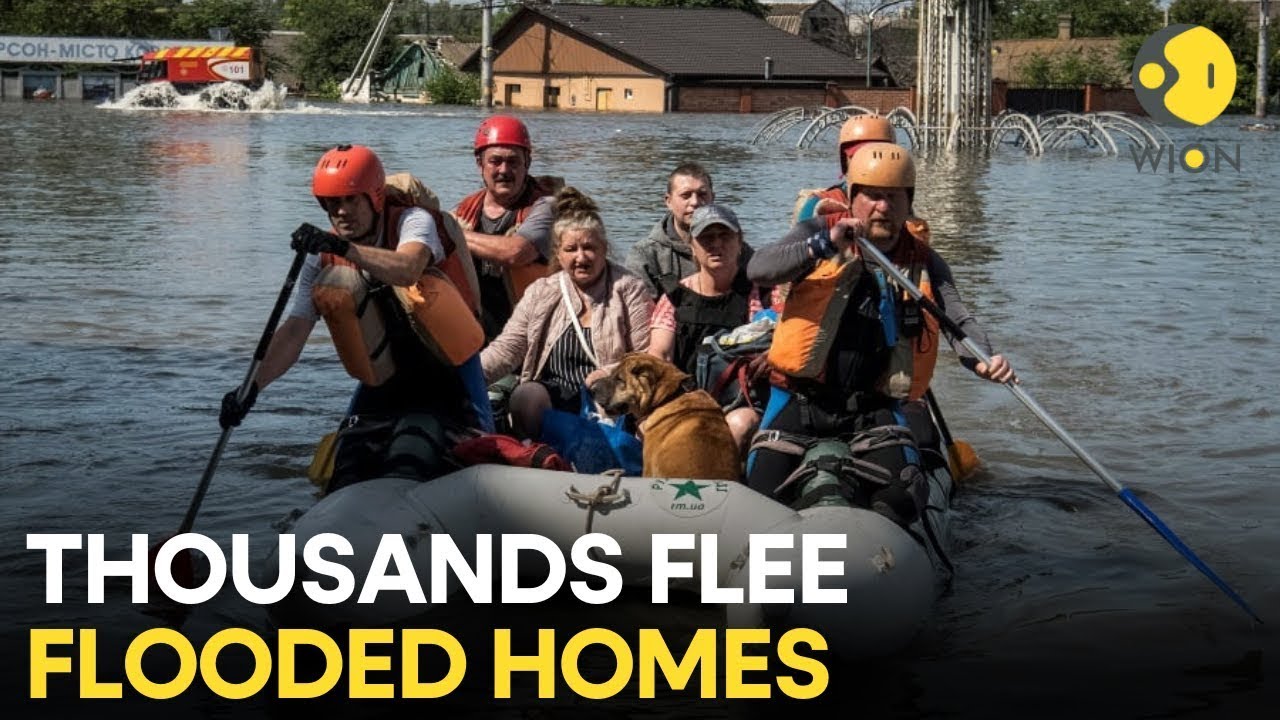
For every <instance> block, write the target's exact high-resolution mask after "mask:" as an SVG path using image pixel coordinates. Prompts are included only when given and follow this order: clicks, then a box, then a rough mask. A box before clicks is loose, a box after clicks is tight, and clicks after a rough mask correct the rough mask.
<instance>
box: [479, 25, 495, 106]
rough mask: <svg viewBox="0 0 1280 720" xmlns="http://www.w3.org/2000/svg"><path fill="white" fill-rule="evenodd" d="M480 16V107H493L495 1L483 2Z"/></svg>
mask: <svg viewBox="0 0 1280 720" xmlns="http://www.w3.org/2000/svg"><path fill="white" fill-rule="evenodd" d="M481 5H483V6H484V12H483V13H482V14H481V15H480V18H481V19H480V106H481V107H486V108H491V107H493V0H481Z"/></svg>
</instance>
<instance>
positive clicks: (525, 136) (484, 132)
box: [476, 115, 533, 155]
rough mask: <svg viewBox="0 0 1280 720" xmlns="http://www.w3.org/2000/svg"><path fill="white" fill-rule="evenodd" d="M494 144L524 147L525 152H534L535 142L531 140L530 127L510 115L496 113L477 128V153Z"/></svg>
mask: <svg viewBox="0 0 1280 720" xmlns="http://www.w3.org/2000/svg"><path fill="white" fill-rule="evenodd" d="M493 145H509V146H511V147H518V148H524V150H525V152H528V153H532V152H533V143H532V142H531V141H530V140H529V128H527V127H525V126H524V123H522V122H520V121H519V120H518V119H516V118H513V117H511V116H510V115H494V116H492V117H489V118H486V119H485V121H484V122H482V123H480V127H479V128H477V129H476V154H477V155H479V154H480V153H481V152H483V151H484V149H485V148H487V147H491V146H493Z"/></svg>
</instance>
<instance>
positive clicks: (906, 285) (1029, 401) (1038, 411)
mask: <svg viewBox="0 0 1280 720" xmlns="http://www.w3.org/2000/svg"><path fill="white" fill-rule="evenodd" d="M858 245H859V246H860V247H861V248H862V252H863V253H864V255H865V256H866V257H868V258H870V259H871V260H873V261H875V263H876V264H877V265H879V266H880V267H881V268H883V269H884V271H885V273H886V274H888V275H889V277H891V278H893V281H894V283H896V284H897V285H898V286H899V287H901V288H902V289H903V290H906V291H907V293H908V294H910V295H911V297H913V298H915V300H916V301H917V302H919V303H920V305H921V306H922V307H924V309H925V310H927V311H928V312H929V313H930V314H932V315H933V316H934V317H936V318H937V319H938V322H939V323H941V324H942V326H943V327H944V328H946V330H947V333H948V334H950V335H951V336H952V337H953V338H955V339H956V340H959V341H960V344H962V345H964V347H965V349H967V350H968V351H969V352H971V353H973V356H974V357H976V358H978V360H979V361H981V362H982V363H983V364H985V365H988V366H990V365H991V357H990V356H988V355H987V354H986V353H985V352H983V351H982V348H980V347H978V344H977V343H975V342H974V341H973V340H971V339H969V337H968V336H967V335H965V333H964V331H963V330H961V329H960V326H959V325H957V324H956V322H955V321H954V320H952V319H951V318H949V317H947V315H946V313H944V312H942V309H941V308H939V307H938V305H937V304H936V303H934V302H933V300H932V299H930V298H928V297H926V296H925V295H924V293H922V292H920V288H918V287H916V286H915V284H914V283H912V282H911V280H910V279H909V278H907V276H906V275H904V274H903V273H902V271H900V270H898V268H897V267H895V266H894V264H893V263H891V262H889V259H888V258H886V257H885V256H884V253H882V252H880V250H879V249H878V248H876V246H875V245H873V244H872V243H871V241H869V240H867V239H866V238H862V237H860V238H858ZM1004 386H1005V387H1006V388H1009V392H1011V393H1013V396H1014V397H1016V398H1018V400H1019V401H1020V402H1022V404H1023V405H1026V406H1027V409H1028V410H1030V411H1031V412H1032V414H1034V415H1035V416H1036V417H1037V418H1039V419H1040V422H1042V423H1044V424H1045V426H1046V427H1048V428H1049V430H1051V431H1052V432H1053V434H1054V435H1056V436H1058V439H1059V440H1061V441H1062V443H1063V444H1064V445H1066V446H1067V447H1068V448H1070V449H1071V452H1073V453H1075V454H1076V457H1078V458H1080V460H1081V461H1082V462H1083V463H1084V464H1085V465H1086V466H1088V468H1089V469H1090V470H1092V471H1093V472H1094V474H1096V475H1097V476H1098V477H1100V478H1102V481H1103V482H1105V483H1106V484H1107V485H1108V486H1110V487H1111V489H1112V490H1114V491H1115V492H1116V494H1117V495H1119V496H1120V499H1121V500H1123V501H1124V504H1125V505H1128V506H1129V508H1130V509H1132V510H1133V511H1134V512H1136V513H1138V515H1139V516H1141V517H1142V519H1143V520H1145V521H1147V524H1148V525H1150V526H1151V527H1152V529H1154V530H1155V531H1156V532H1158V533H1160V536H1161V537H1163V538H1164V539H1165V541H1167V542H1168V543H1169V544H1170V545H1172V546H1173V548H1174V549H1175V550H1177V551H1178V552H1179V553H1180V554H1181V555H1182V556H1183V557H1184V558H1186V559H1187V561H1188V562H1190V563H1191V564H1192V565H1194V566H1195V568H1196V569H1197V570H1199V571H1200V572H1201V573H1203V574H1204V576H1205V577H1207V578H1209V580H1211V581H1212V582H1213V584H1214V585H1217V586H1218V589H1219V590H1221V591H1222V592H1223V593H1225V594H1226V595H1227V597H1229V598H1231V600H1232V601H1233V602H1235V604H1236V605H1239V606H1240V608H1241V609H1242V610H1244V611H1245V612H1247V613H1249V616H1250V617H1252V618H1253V619H1254V620H1255V621H1256V622H1258V623H1260V624H1261V623H1262V618H1260V617H1258V614H1257V613H1255V612H1254V611H1253V609H1252V608H1250V607H1249V604H1248V603H1247V602H1245V600H1244V598H1243V597H1241V596H1240V594H1239V593H1237V592H1236V591H1235V590H1233V589H1232V588H1231V586H1230V585H1228V584H1227V583H1226V581H1225V580H1223V579H1222V578H1221V577H1219V576H1218V574H1217V573H1215V572H1214V571H1213V569H1212V568H1210V567H1209V566H1208V565H1207V564H1205V562H1204V561H1203V560H1201V559H1200V558H1199V557H1197V556H1196V554H1195V552H1193V551H1192V550H1191V548H1189V547H1187V545H1186V543H1184V542H1182V540H1181V539H1180V538H1179V537H1178V536H1177V534H1175V533H1174V532H1173V530H1171V529H1170V528H1169V526H1168V525H1165V524H1164V521H1162V520H1161V519H1160V518H1159V516H1157V515H1156V514H1155V512H1153V511H1152V510H1151V508H1148V507H1147V506H1146V504H1144V503H1143V502H1142V501H1141V500H1139V499H1138V497H1137V496H1136V495H1134V494H1133V492H1132V491H1131V490H1129V489H1128V488H1126V487H1125V486H1123V485H1121V484H1120V483H1119V481H1117V480H1116V479H1115V478H1113V477H1112V476H1111V473H1109V472H1107V469H1106V468H1104V467H1102V464H1101V463H1099V462H1098V461H1097V460H1094V459H1093V456H1092V455H1090V454H1089V453H1088V451H1086V450H1085V449H1084V448H1083V447H1081V446H1080V443H1078V442H1076V441H1075V439H1074V438H1072V437H1071V435H1069V434H1068V433H1067V431H1066V430H1064V429H1063V428H1062V426H1061V425H1059V424H1058V423H1057V421H1056V420H1054V419H1053V418H1052V417H1050V415H1049V413H1047V412H1045V409H1044V408H1042V407H1040V403H1038V402H1036V401H1035V400H1034V399H1033V398H1032V397H1031V396H1030V395H1028V394H1027V391H1026V390H1023V389H1022V388H1021V387H1019V386H1018V385H1017V384H1016V383H1015V382H1014V381H1013V380H1010V381H1008V382H1006V383H1004Z"/></svg>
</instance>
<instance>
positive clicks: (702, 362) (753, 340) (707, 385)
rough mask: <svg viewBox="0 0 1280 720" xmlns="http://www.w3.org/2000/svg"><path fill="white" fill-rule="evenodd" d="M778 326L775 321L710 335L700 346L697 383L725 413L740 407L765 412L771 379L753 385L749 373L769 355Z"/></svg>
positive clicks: (756, 322)
mask: <svg viewBox="0 0 1280 720" xmlns="http://www.w3.org/2000/svg"><path fill="white" fill-rule="evenodd" d="M775 325H776V321H775V320H774V319H773V318H764V319H761V320H756V321H754V322H751V323H747V324H746V325H740V326H738V327H736V328H732V329H729V330H723V331H721V332H718V333H716V334H714V335H708V336H707V337H705V338H703V340H702V343H701V344H699V345H698V353H697V366H696V368H695V370H694V377H693V379H694V382H695V383H696V384H697V386H698V387H699V388H700V389H702V390H706V391H707V392H708V393H710V395H711V397H713V398H715V400H716V402H717V403H719V404H720V407H721V409H723V410H724V411H725V412H728V411H730V410H734V409H736V408H740V407H754V408H756V409H757V410H762V409H763V408H764V405H765V403H766V401H767V400H768V397H769V382H768V379H767V378H763V379H761V380H759V381H757V382H755V383H752V382H751V381H750V377H749V375H748V373H749V370H750V365H751V363H752V361H754V360H755V359H756V358H758V357H759V356H760V355H761V354H763V353H767V352H769V346H770V345H771V344H772V343H773V328H774V326H775Z"/></svg>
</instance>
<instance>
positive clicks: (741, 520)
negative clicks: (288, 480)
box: [262, 465, 951, 660]
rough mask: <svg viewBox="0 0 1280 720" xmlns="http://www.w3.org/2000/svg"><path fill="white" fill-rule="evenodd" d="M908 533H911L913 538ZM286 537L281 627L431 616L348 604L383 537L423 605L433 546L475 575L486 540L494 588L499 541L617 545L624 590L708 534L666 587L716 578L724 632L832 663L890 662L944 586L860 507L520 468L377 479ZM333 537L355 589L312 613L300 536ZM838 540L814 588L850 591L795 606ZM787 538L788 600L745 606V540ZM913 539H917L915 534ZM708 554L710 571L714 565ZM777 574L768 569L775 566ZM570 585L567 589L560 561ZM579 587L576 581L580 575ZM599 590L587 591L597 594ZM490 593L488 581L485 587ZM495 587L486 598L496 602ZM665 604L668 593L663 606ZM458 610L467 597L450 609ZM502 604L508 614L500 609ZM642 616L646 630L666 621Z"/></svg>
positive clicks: (537, 570)
mask: <svg viewBox="0 0 1280 720" xmlns="http://www.w3.org/2000/svg"><path fill="white" fill-rule="evenodd" d="M950 494H951V479H950V477H949V476H948V475H947V473H946V471H945V469H940V470H938V471H936V472H935V473H933V474H932V475H931V476H930V503H929V505H930V508H931V509H930V510H928V511H926V512H927V513H928V514H929V516H930V522H931V523H932V529H933V531H934V534H935V536H936V537H937V538H938V539H939V541H940V544H941V545H942V547H943V548H944V549H945V547H946V538H947V535H948V533H947V522H946V521H947V508H948V507H949V500H950ZM918 525H919V523H917V524H916V526H915V527H914V528H913V530H915V531H918V530H919V529H920V528H919V527H918ZM287 532H290V533H292V534H293V535H294V536H295V545H294V547H295V550H296V556H295V557H294V558H293V560H294V566H295V569H296V574H295V577H294V583H293V589H292V590H291V592H290V593H289V594H288V596H287V597H286V598H285V599H284V600H282V601H281V602H279V603H277V604H275V605H273V606H271V607H269V608H268V612H269V614H270V616H271V619H272V621H273V622H274V623H275V624H277V625H278V626H281V627H303V626H306V627H334V626H346V627H357V626H363V627H385V626H387V625H388V624H394V623H405V622H407V621H410V620H414V619H419V620H420V619H422V618H423V617H424V616H429V614H430V613H431V612H432V607H433V606H432V605H431V603H430V602H427V603H425V604H424V603H421V602H417V603H415V602H411V601H410V599H409V596H408V594H407V593H405V592H400V591H391V592H381V593H379V594H378V596H377V598H376V601H375V602H371V603H360V602H358V601H357V600H358V596H359V589H360V587H361V585H362V584H363V581H364V579H365V578H366V577H367V576H368V575H369V572H370V569H371V567H372V562H373V559H374V556H375V553H376V551H377V549H378V546H379V544H380V543H381V542H382V538H383V535H386V534H397V535H400V536H401V537H402V538H403V539H404V541H405V546H406V547H407V548H408V552H409V556H410V558H411V560H412V563H413V572H414V573H415V574H416V575H417V577H418V580H419V582H420V584H421V587H422V588H423V589H424V592H425V595H426V598H427V599H428V600H430V599H431V597H432V585H431V583H432V582H433V576H432V566H431V562H432V561H431V558H432V553H431V547H432V544H433V542H436V540H437V538H439V537H441V536H442V535H447V536H449V538H450V539H451V540H452V542H453V544H454V545H456V546H457V548H458V549H459V551H460V552H461V554H462V556H463V557H464V558H466V560H467V562H468V564H469V565H470V566H471V567H475V561H476V554H477V536H480V535H490V536H491V537H492V543H493V550H492V561H493V567H494V569H493V573H494V578H495V579H496V578H498V577H500V573H501V559H500V558H501V553H500V552H499V550H498V548H499V542H500V536H502V535H509V534H516V533H528V534H536V535H542V536H544V537H546V538H548V539H550V540H551V541H552V542H553V543H554V544H555V545H556V546H557V547H558V548H559V549H560V550H561V552H562V553H563V555H564V557H565V558H566V559H568V558H569V557H570V549H571V547H572V546H573V543H574V541H576V540H577V539H579V538H580V537H581V536H582V535H584V534H586V533H587V532H596V533H604V534H607V535H609V536H611V537H612V538H614V539H615V540H616V541H617V542H618V544H619V546H620V547H621V554H620V555H617V556H599V558H598V559H599V560H601V561H603V562H606V563H608V564H609V565H612V566H614V567H616V568H617V569H618V570H619V571H620V573H621V575H622V580H623V584H624V586H629V587H651V586H652V580H653V578H652V564H651V557H652V541H653V536H654V535H655V534H673V533H687V534H695V535H699V536H702V535H705V534H710V535H714V536H715V542H716V553H715V554H714V556H708V557H707V558H706V561H704V559H703V557H702V551H701V550H689V551H684V550H677V551H671V552H670V553H669V556H670V557H671V558H672V560H675V561H687V562H691V563H693V566H694V572H693V577H692V578H691V579H674V580H672V581H670V583H668V585H669V587H671V588H672V589H673V590H677V591H679V590H689V591H691V592H689V593H684V594H683V595H684V596H686V597H692V598H694V601H695V602H696V599H697V598H698V597H699V592H700V589H701V582H702V581H701V577H702V575H703V574H710V575H712V576H714V578H715V581H716V585H717V587H720V588H743V589H744V596H745V597H744V599H745V600H747V602H745V603H741V604H738V603H732V604H726V605H723V606H719V609H720V611H721V612H723V615H722V618H723V622H724V625H723V626H724V627H767V628H770V629H774V630H777V631H783V630H786V629H790V628H794V627H808V628H813V629H815V630H818V631H819V632H820V633H821V634H822V635H823V636H824V638H825V639H826V640H827V643H828V645H829V647H830V649H831V650H832V651H833V652H834V653H835V654H836V655H837V656H839V657H841V658H842V659H849V660H855V659H861V658H867V657H874V656H881V655H886V654H890V653H893V652H895V651H897V650H899V649H901V648H902V647H903V646H904V645H906V644H907V643H908V642H909V641H910V640H911V639H912V637H914V636H915V635H916V633H917V632H918V630H919V629H920V627H921V626H922V625H923V624H924V623H925V621H926V620H927V619H928V617H929V615H930V613H931V610H932V607H933V604H934V600H935V598H936V597H937V595H938V591H939V590H940V588H941V582H940V578H941V575H940V568H939V561H938V557H937V554H936V552H934V551H933V549H932V548H926V545H925V544H924V543H922V542H921V541H919V540H917V537H921V538H922V537H923V534H922V533H921V532H913V533H908V532H907V531H905V530H903V529H902V528H901V527H899V526H898V525H896V524H895V523H893V522H892V521H890V520H888V519H887V518H885V517H883V516H881V515H880V514H878V513H875V512H871V511H868V510H863V509H859V508H847V507H822V508H809V509H806V510H801V511H796V510H793V509H791V508H789V507H787V506H785V505H782V504H780V503H777V502H775V501H773V500H772V499H770V498H768V497H766V496H764V495H762V494H760V493H758V492H755V491H754V490H751V489H750V488H748V487H746V486H745V485H743V484H740V483H735V482H722V481H709V480H688V479H683V480H682V479H664V480H659V479H652V478H620V479H619V478H614V477H612V476H609V475H578V474H573V473H564V472H555V471H549V470H535V469H528V468H517V467H510V466H505V465H476V466H473V467H468V468H464V469H461V470H458V471H456V472H453V473H450V474H448V475H445V476H443V477H440V478H437V479H435V480H431V481H429V482H419V481H416V480H412V479H404V478H381V479H375V480H370V481H367V482H362V483H358V484H355V485H351V486H348V487H346V488H343V489H341V490H339V491H337V492H335V493H333V494H332V495H329V496H327V497H325V498H324V499H322V500H321V501H320V502H319V503H317V504H316V505H315V506H314V507H313V508H312V509H311V510H309V511H308V512H306V513H304V514H303V515H302V516H300V517H299V518H298V519H297V521H296V522H295V524H294V525H293V527H292V528H291V529H289V530H288V531H287ZM323 533H334V534H337V535H340V536H342V537H343V538H345V539H346V540H347V541H349V542H350V544H351V546H352V551H353V552H352V553H351V554H350V555H341V556H336V557H335V556H334V554H333V552H332V551H329V552H326V553H325V559H326V560H328V561H330V562H336V563H337V564H340V565H343V566H345V567H346V568H347V569H349V570H350V571H351V573H352V575H353V576H354V578H355V582H356V591H355V592H352V593H351V595H350V597H349V598H348V599H347V600H346V601H345V602H343V603H340V604H336V605H333V604H320V603H317V602H315V601H314V600H312V599H311V598H310V597H309V596H307V594H306V593H305V591H304V590H303V583H304V582H308V581H312V582H319V583H320V584H321V585H323V586H325V587H332V586H333V584H334V580H333V579H332V578H331V577H329V576H328V575H321V574H317V573H314V572H313V571H312V570H311V569H310V568H308V567H307V565H306V563H305V562H304V559H303V548H304V547H305V546H306V543H307V541H308V540H309V539H311V538H313V537H316V536H317V535H321V534H323ZM815 533H823V534H839V535H843V536H844V541H845V542H844V545H845V547H844V549H842V550H841V549H823V550H822V551H821V560H823V561H824V562H828V561H840V562H842V563H843V574H842V575H827V576H824V577H822V578H821V587H822V588H823V589H829V588H842V589H844V590H846V591H847V602H846V603H845V604H825V603H823V604H819V603H807V602H803V599H804V598H803V594H802V590H803V588H802V581H801V577H802V576H801V571H800V568H801V566H802V563H801V560H802V546H803V544H804V538H803V536H805V535H812V534H815ZM753 534H773V535H778V534H786V535H792V536H793V541H792V543H791V548H790V549H785V548H770V549H769V551H768V553H767V554H768V560H769V561H770V562H771V563H773V562H784V561H785V562H789V563H790V568H791V570H790V574H782V575H773V574H771V575H770V577H769V579H768V587H769V588H771V589H773V588H791V589H792V590H794V592H795V599H796V601H795V602H791V603H759V602H753V601H752V598H751V597H750V595H749V594H748V593H746V592H745V590H746V589H747V588H748V586H749V580H750V578H749V568H750V566H751V560H752V558H751V557H750V549H749V548H750V536H751V535H753ZM913 535H915V537H913ZM530 554H533V555H536V553H524V554H522V557H521V564H520V566H519V572H520V575H521V576H522V578H524V577H525V576H529V578H528V584H534V585H536V584H537V583H538V582H540V581H541V580H544V579H545V578H546V577H547V565H546V563H545V562H540V563H537V565H536V566H533V565H528V564H527V563H525V562H524V560H525V559H526V558H525V557H524V555H530ZM711 557H714V561H713V562H714V567H709V566H704V565H710V564H711V562H712V561H711ZM279 566H280V558H279V557H278V555H276V554H274V553H273V554H272V555H271V556H270V557H268V558H267V560H266V562H265V563H264V566H263V568H262V571H263V572H262V575H263V581H264V582H266V583H270V582H273V581H274V580H275V578H277V577H278V573H279ZM774 567H775V568H776V566H774ZM568 570H569V574H568V577H567V578H566V587H567V583H568V582H569V581H571V580H574V579H578V576H575V573H574V567H573V565H572V563H568ZM444 576H445V577H446V583H447V584H446V587H447V595H446V597H456V594H457V593H458V592H459V587H460V586H459V583H458V581H457V579H456V578H455V577H454V575H453V573H452V572H448V573H444ZM582 577H586V576H582ZM599 583H600V581H599V580H598V579H595V580H594V584H595V585H597V586H598V585H599ZM495 584H496V580H495ZM499 599H500V598H499V597H498V593H497V591H496V590H495V592H494V597H493V601H494V602H495V603H496V602H498V601H499ZM674 599H675V596H673V600H674ZM458 600H461V601H467V600H466V596H465V594H463V595H462V597H460V598H458ZM512 607H518V606H508V608H507V609H508V610H509V609H511V608H512ZM668 607H669V606H665V605H653V610H654V615H655V620H656V621H657V622H659V623H660V622H661V618H662V617H663V616H664V615H665V614H668V613H669V612H670V611H669V610H668V609H667V608H668Z"/></svg>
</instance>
